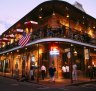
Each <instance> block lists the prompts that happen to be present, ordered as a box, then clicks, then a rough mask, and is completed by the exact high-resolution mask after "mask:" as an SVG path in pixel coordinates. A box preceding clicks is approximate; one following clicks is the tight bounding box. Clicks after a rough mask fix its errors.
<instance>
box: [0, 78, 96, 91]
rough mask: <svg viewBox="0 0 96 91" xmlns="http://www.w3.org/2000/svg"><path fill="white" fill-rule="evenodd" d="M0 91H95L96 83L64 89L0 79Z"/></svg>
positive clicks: (65, 87)
mask: <svg viewBox="0 0 96 91" xmlns="http://www.w3.org/2000/svg"><path fill="white" fill-rule="evenodd" d="M0 91H96V82H94V83H86V84H80V85H71V86H64V87H57V86H56V87H55V84H54V87H48V85H47V86H46V85H40V84H36V83H30V82H18V81H16V80H14V79H10V78H5V77H0Z"/></svg>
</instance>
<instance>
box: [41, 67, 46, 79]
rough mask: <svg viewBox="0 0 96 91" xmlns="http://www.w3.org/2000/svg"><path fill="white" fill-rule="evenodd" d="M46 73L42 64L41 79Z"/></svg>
mask: <svg viewBox="0 0 96 91" xmlns="http://www.w3.org/2000/svg"><path fill="white" fill-rule="evenodd" d="M45 74H46V67H45V66H44V65H42V66H41V76H42V80H44V78H45Z"/></svg>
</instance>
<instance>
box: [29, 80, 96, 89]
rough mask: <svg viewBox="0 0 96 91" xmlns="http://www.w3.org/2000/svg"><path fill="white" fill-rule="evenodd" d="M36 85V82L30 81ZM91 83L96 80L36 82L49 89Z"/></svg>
mask: <svg viewBox="0 0 96 91" xmlns="http://www.w3.org/2000/svg"><path fill="white" fill-rule="evenodd" d="M29 82H32V83H34V81H29ZM90 82H96V79H92V80H90V79H89V78H79V79H78V80H77V81H73V83H71V80H70V79H57V80H55V82H50V81H49V79H44V80H39V82H38V83H37V82H35V83H37V84H40V85H44V86H47V87H57V88H58V87H65V86H72V85H80V84H85V83H90Z"/></svg>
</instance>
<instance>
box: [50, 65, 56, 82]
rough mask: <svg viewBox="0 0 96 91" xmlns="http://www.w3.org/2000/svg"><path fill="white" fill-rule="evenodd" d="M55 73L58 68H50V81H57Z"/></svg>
mask: <svg viewBox="0 0 96 91" xmlns="http://www.w3.org/2000/svg"><path fill="white" fill-rule="evenodd" d="M55 71H56V68H55V67H52V66H50V68H49V75H50V81H55V78H54V75H55Z"/></svg>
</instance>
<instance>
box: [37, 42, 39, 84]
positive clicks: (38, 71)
mask: <svg viewBox="0 0 96 91" xmlns="http://www.w3.org/2000/svg"><path fill="white" fill-rule="evenodd" d="M37 48H38V62H37V66H38V69H37V82H38V83H39V68H40V62H39V43H38V44H37Z"/></svg>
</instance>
